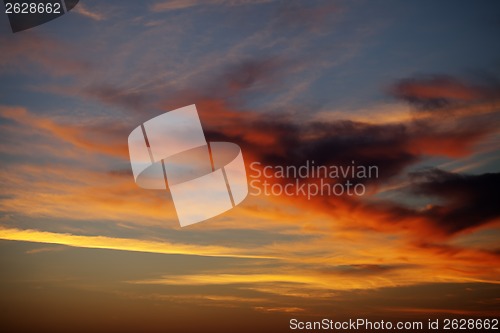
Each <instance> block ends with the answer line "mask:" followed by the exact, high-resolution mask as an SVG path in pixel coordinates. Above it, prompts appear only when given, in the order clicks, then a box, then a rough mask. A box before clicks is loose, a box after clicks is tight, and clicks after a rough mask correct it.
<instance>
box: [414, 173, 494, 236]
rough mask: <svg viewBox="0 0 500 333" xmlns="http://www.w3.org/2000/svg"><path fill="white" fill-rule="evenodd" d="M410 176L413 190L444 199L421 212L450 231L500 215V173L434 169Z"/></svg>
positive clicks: (482, 222) (489, 220) (476, 224)
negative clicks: (478, 173) (466, 173)
mask: <svg viewBox="0 0 500 333" xmlns="http://www.w3.org/2000/svg"><path fill="white" fill-rule="evenodd" d="M411 176H412V179H413V180H414V183H413V185H412V186H411V191H412V192H414V193H415V194H418V195H425V196H430V197H438V198H439V199H441V200H442V201H443V203H442V204H435V205H432V206H430V207H429V208H428V209H426V210H425V211H423V212H422V214H423V215H424V216H426V217H428V218H429V219H430V220H431V221H433V222H434V223H436V224H437V225H438V226H439V227H440V228H442V229H444V230H446V231H447V232H448V233H455V232H459V231H462V230H465V229H468V228H472V227H477V226H480V225H482V224H485V223H488V222H491V221H494V220H495V219H498V218H499V217H500V206H499V205H498V198H500V173H487V174H482V175H462V174H456V173H450V172H446V171H443V170H439V169H431V170H427V171H422V172H418V173H413V174H412V175H411Z"/></svg>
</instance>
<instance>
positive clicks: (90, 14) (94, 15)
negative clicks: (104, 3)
mask: <svg viewBox="0 0 500 333" xmlns="http://www.w3.org/2000/svg"><path fill="white" fill-rule="evenodd" d="M73 11H74V12H75V13H78V14H80V15H82V16H85V17H87V18H89V19H91V20H94V21H102V20H104V19H105V16H104V14H103V13H101V12H98V11H95V10H91V9H89V8H87V6H86V5H85V4H83V3H81V2H80V3H79V4H78V6H76V7H75V9H73Z"/></svg>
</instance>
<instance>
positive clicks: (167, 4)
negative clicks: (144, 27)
mask: <svg viewBox="0 0 500 333" xmlns="http://www.w3.org/2000/svg"><path fill="white" fill-rule="evenodd" d="M271 1H273V0H206V1H205V0H165V1H161V2H157V3H155V4H154V5H152V6H151V10H152V11H154V12H165V11H171V10H179V9H187V8H191V7H197V6H207V5H208V6H217V5H224V6H241V5H251V4H259V3H266V2H271Z"/></svg>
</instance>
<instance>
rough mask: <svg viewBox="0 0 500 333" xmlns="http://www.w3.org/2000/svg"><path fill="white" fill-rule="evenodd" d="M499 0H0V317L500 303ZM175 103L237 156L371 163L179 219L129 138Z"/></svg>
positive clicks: (186, 324) (378, 314)
mask: <svg viewBox="0 0 500 333" xmlns="http://www.w3.org/2000/svg"><path fill="white" fill-rule="evenodd" d="M499 14H500V2H498V1H477V2H476V1H451V0H449V1H430V0H424V1H414V2H410V1H389V0H384V1H376V2H375V1H305V0H304V1H293V0H291V1H270V0H206V1H203V0H170V1H167V0H151V1H129V0H126V1H124V0H120V1H118V0H116V1H115V0H113V1H92V0H81V1H80V3H79V4H78V5H77V6H76V7H75V8H74V9H73V10H72V11H70V12H69V13H68V14H66V15H63V16H62V17H60V18H58V19H55V20H53V21H51V22H49V23H46V24H43V25H41V26H38V27H35V28H33V29H30V30H26V31H22V32H18V33H15V34H14V33H12V32H11V30H10V26H9V22H8V19H7V16H6V15H4V14H2V15H0V50H1V52H0V84H1V85H0V129H1V133H2V135H1V140H0V189H1V192H0V294H1V295H2V296H1V302H0V306H1V307H0V310H1V315H0V318H1V320H0V330H1V331H2V332H24V331H31V332H44V331H50V332H70V331H71V332H78V331H82V332H89V331H95V332H101V331H102V332H115V331H116V332H128V331H130V332H167V331H169V332H178V331H179V332H180V331H186V332H191V331H192V332H203V331H206V332H211V331H217V332H226V331H227V332H230V331H232V332H246V331H248V332H259V331H262V330H263V329H266V328H267V329H269V330H270V331H275V332H287V331H289V329H288V323H289V320H290V318H299V319H300V320H318V319H321V318H325V317H326V318H332V319H339V320H340V319H341V318H360V317H363V318H374V319H384V320H396V319H401V318H403V319H411V320H413V319H416V320H424V321H427V318H434V317H436V316H443V317H450V316H458V317H466V318H469V317H471V318H482V317H497V318H498V317H500V310H499V309H500V268H499V267H500V246H499V244H500V242H499V241H500V205H499V198H500V193H499V192H500V191H499V187H500V173H499V169H500V154H499V153H500V43H499V37H498V36H500V16H499ZM191 104H196V106H197V108H198V113H199V116H200V119H201V123H202V125H203V128H204V130H205V135H206V139H207V140H208V141H228V142H233V143H236V144H238V145H239V146H240V147H241V150H242V152H243V157H244V159H245V164H246V165H247V172H249V171H250V170H249V168H248V166H249V165H250V164H251V163H252V162H259V163H261V165H269V166H278V165H281V166H300V165H303V164H304V163H305V162H306V161H315V163H316V164H318V165H326V166H329V165H350V164H351V163H353V162H355V163H356V164H358V165H366V166H368V165H375V166H377V167H378V170H379V177H378V178H377V179H367V180H363V181H362V183H363V184H364V185H365V186H366V189H367V190H366V194H365V195H363V196H328V195H322V196H321V195H318V196H315V197H313V198H310V199H308V198H307V197H304V196H300V195H298V196H292V197H290V196H284V195H282V196H265V195H260V196H252V195H250V196H248V197H247V198H246V199H245V200H244V201H243V202H242V203H241V204H240V205H239V206H237V207H236V208H234V209H232V210H230V211H228V212H227V213H224V214H222V215H220V216H217V217H214V218H212V219H210V220H207V221H204V222H201V223H198V224H195V225H192V226H188V227H185V228H181V227H180V226H179V222H178V220H177V215H176V211H175V208H174V205H173V203H172V198H171V196H170V194H169V192H168V191H155V190H145V189H141V188H140V187H138V186H137V185H136V184H135V182H134V178H133V176H132V171H131V167H130V162H129V154H128V148H127V138H128V135H129V133H130V132H131V131H132V130H133V129H134V128H136V127H137V126H138V125H140V124H141V123H143V122H145V121H147V120H148V119H151V118H152V117H155V116H157V115H160V114H162V113H164V112H166V111H169V110H173V109H175V108H179V107H183V106H186V105H191ZM310 181H314V180H305V182H310ZM272 182H273V183H276V184H279V183H282V182H284V180H282V179H273V180H272ZM5 328H8V330H5Z"/></svg>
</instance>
